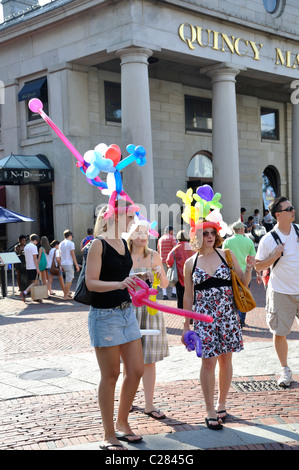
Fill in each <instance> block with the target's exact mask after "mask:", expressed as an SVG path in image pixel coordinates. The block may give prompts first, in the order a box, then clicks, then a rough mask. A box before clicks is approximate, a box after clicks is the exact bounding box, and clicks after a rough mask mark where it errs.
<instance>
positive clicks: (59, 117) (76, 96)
mask: <svg viewBox="0 0 299 470" xmlns="http://www.w3.org/2000/svg"><path fill="white" fill-rule="evenodd" d="M48 81H49V89H50V90H55V93H50V94H49V108H50V110H51V115H50V117H51V119H52V120H53V121H54V122H55V124H56V125H57V126H58V127H59V128H60V129H61V131H62V132H63V133H64V135H65V136H66V137H67V138H68V139H69V140H70V142H71V143H72V144H73V145H74V147H75V148H76V149H77V150H78V151H79V152H80V153H81V155H82V156H83V155H84V153H85V152H86V151H87V150H91V149H92V146H91V143H90V129H89V100H88V70H87V69H85V68H84V67H81V68H80V67H77V66H72V65H71V64H68V63H64V64H60V65H58V66H56V67H53V68H51V69H49V74H48ZM51 134H52V136H53V143H52V145H51V154H50V157H51V158H50V160H51V164H52V165H53V168H54V171H55V179H54V185H53V186H54V188H53V189H54V191H53V206H54V207H53V208H54V230H55V237H56V238H57V239H58V240H62V239H63V231H64V230H65V229H70V230H72V231H73V232H74V234H75V240H76V243H75V245H76V254H77V255H80V254H81V252H80V248H79V244H80V240H82V239H83V238H84V237H85V235H86V229H87V228H88V227H92V225H93V214H94V209H95V205H94V203H93V193H98V192H99V191H98V189H97V188H96V187H95V186H91V185H89V184H88V183H87V181H86V178H85V176H84V175H83V174H82V173H81V171H80V170H79V169H78V168H77V167H76V163H77V160H76V158H75V157H74V155H73V154H72V153H71V152H70V151H69V149H68V148H67V147H66V146H65V145H64V144H63V142H62V141H61V139H60V138H58V136H57V135H56V134H55V133H54V132H53V131H51Z"/></svg>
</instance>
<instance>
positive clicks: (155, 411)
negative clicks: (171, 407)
mask: <svg viewBox="0 0 299 470" xmlns="http://www.w3.org/2000/svg"><path fill="white" fill-rule="evenodd" d="M154 413H157V414H159V415H161V416H155V415H154ZM144 414H145V415H147V416H150V417H151V418H154V419H158V420H159V419H165V418H166V416H165V414H164V413H163V414H161V411H160V410H152V411H149V412H148V413H146V412H144Z"/></svg>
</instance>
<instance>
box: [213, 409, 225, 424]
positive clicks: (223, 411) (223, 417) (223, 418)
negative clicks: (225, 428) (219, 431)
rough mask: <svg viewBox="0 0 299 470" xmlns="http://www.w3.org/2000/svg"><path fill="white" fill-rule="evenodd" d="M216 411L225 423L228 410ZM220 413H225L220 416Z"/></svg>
mask: <svg viewBox="0 0 299 470" xmlns="http://www.w3.org/2000/svg"><path fill="white" fill-rule="evenodd" d="M216 413H217V418H218V419H220V420H221V421H222V422H223V423H224V421H225V420H226V418H227V412H226V410H219V411H216ZM220 414H224V416H219V415H220Z"/></svg>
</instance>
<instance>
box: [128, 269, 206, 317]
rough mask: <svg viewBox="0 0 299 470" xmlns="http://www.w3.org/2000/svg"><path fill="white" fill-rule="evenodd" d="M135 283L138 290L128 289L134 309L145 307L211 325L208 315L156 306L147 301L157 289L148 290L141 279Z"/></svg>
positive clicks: (136, 279) (155, 303)
mask: <svg viewBox="0 0 299 470" xmlns="http://www.w3.org/2000/svg"><path fill="white" fill-rule="evenodd" d="M135 281H136V283H137V284H138V286H139V287H141V289H140V290H138V291H135V290H133V289H130V288H129V289H128V291H129V294H130V296H131V297H132V303H133V305H135V307H141V306H142V305H147V306H148V307H151V308H154V309H156V310H160V311H161V312H166V313H172V314H174V315H180V316H182V317H188V318H193V319H194V320H200V321H204V322H206V323H212V321H213V318H212V317H210V316H209V315H203V314H201V313H197V312H191V311H190V310H183V309H181V308H175V307H168V306H167V305H162V304H158V303H157V302H153V301H152V300H149V298H148V297H149V295H157V294H158V291H157V289H153V288H149V287H148V285H147V283H146V282H145V281H143V280H142V279H138V278H135Z"/></svg>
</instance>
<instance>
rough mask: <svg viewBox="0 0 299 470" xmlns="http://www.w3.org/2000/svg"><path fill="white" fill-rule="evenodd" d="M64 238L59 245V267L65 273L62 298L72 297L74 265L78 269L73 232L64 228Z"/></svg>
mask: <svg viewBox="0 0 299 470" xmlns="http://www.w3.org/2000/svg"><path fill="white" fill-rule="evenodd" d="M63 235H64V240H63V241H62V242H61V243H60V245H59V251H60V260H61V267H62V269H63V271H64V273H65V289H64V298H63V299H64V300H69V299H71V298H72V295H71V292H70V290H71V285H72V281H73V279H74V265H75V267H76V271H77V272H78V271H80V268H79V265H78V262H77V258H76V255H75V243H74V242H73V233H72V232H71V230H68V229H67V230H65V231H64V232H63Z"/></svg>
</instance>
